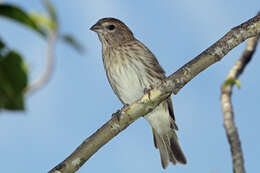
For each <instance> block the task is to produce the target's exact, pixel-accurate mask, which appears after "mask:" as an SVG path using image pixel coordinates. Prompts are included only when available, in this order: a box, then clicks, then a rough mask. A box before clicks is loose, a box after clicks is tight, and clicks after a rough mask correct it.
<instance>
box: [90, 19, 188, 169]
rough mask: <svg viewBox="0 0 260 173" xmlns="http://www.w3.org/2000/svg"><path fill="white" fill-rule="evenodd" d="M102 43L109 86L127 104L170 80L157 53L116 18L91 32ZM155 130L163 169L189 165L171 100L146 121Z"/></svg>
mask: <svg viewBox="0 0 260 173" xmlns="http://www.w3.org/2000/svg"><path fill="white" fill-rule="evenodd" d="M90 29H91V30H92V31H95V32H96V33H97V34H98V37H99V40H100V41H101V43H102V57H103V63H104V67H105V70H106V75H107V78H108V80H109V83H110V85H111V87H112V89H113V91H114V92H115V94H116V95H117V97H118V98H119V99H120V101H121V102H122V103H123V104H131V103H133V102H134V101H136V100H137V99H139V98H141V97H142V96H143V94H144V90H145V89H149V88H150V87H151V86H152V85H155V84H156V83H158V82H160V81H162V80H163V79H165V78H166V76H165V72H164V70H163V69H162V67H161V66H160V64H159V63H158V61H157V59H156V58H155V56H154V55H153V53H152V52H151V51H150V50H149V49H148V48H147V47H146V46H145V45H144V44H143V43H141V42H140V41H138V40H137V39H136V38H135V37H134V35H133V33H132V32H131V30H130V29H129V28H128V27H127V26H126V25H125V24H124V23H123V22H121V21H120V20H118V19H115V18H103V19H100V20H99V21H98V22H97V23H96V24H95V25H93V26H92V27H91V28H90ZM144 118H145V119H146V120H147V121H148V122H149V123H150V125H151V126H152V130H153V137H154V145H155V147H156V148H158V149H159V151H160V156H161V163H162V167H163V168H164V169H165V168H167V166H168V164H169V162H172V164H173V165H175V164H176V163H182V164H186V158H185V156H184V154H183V152H182V150H181V147H180V145H179V143H178V139H177V135H176V133H175V130H178V127H177V125H176V123H175V118H174V114H173V106H172V101H171V98H168V99H167V100H166V101H164V102H162V103H161V104H160V105H158V106H157V107H156V108H155V109H154V110H153V111H152V112H150V113H149V114H147V115H146V116H145V117H144Z"/></svg>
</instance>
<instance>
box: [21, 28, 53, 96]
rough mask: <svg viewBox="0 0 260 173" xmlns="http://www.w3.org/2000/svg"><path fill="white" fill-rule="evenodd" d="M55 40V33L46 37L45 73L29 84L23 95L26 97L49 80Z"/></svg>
mask: <svg viewBox="0 0 260 173" xmlns="http://www.w3.org/2000/svg"><path fill="white" fill-rule="evenodd" d="M56 40H57V33H55V32H50V34H49V36H48V42H47V44H48V45H47V53H46V68H45V71H44V73H43V74H42V75H41V76H40V77H39V78H38V79H36V81H34V82H32V84H30V85H29V86H28V87H27V88H26V90H25V93H26V94H27V95H28V94H32V93H33V92H35V91H36V90H37V89H39V88H42V87H43V86H44V85H46V84H47V83H48V81H49V80H50V77H51V74H52V72H53V68H54V59H55V55H54V53H55V45H56Z"/></svg>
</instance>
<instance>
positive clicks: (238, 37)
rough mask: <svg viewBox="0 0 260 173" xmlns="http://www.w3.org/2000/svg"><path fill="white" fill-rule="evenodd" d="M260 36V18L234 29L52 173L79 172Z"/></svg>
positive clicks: (99, 132)
mask: <svg viewBox="0 0 260 173" xmlns="http://www.w3.org/2000/svg"><path fill="white" fill-rule="evenodd" d="M259 33H260V15H258V16H256V17H254V18H252V19H250V20H249V21H247V22H245V23H243V24H241V25H239V26H237V27H235V28H233V29H232V30H231V31H229V32H228V33H227V34H226V35H225V36H224V37H222V38H221V39H220V40H219V41H217V42H216V43H215V44H213V45H212V46H211V47H209V48H208V49H206V50H205V51H204V52H202V53H201V54H200V55H198V56H197V57H196V58H194V59H193V60H191V61H190V62H188V63H187V64H186V65H184V66H183V67H181V68H180V69H179V70H178V71H176V72H175V73H174V74H172V75H171V76H169V77H168V78H167V79H166V80H165V81H163V82H162V83H161V84H158V86H156V87H154V89H152V90H150V91H149V92H147V93H146V94H145V95H144V96H143V97H142V98H140V99H139V100H137V101H136V102H134V103H133V104H131V105H129V106H125V107H123V108H122V109H121V111H120V112H118V116H120V120H119V121H118V119H117V116H113V117H112V118H111V120H109V121H108V122H107V123H105V124H104V125H103V126H102V127H101V128H100V129H98V130H97V131H96V132H95V133H94V134H93V135H91V136H90V137H89V138H87V139H86V140H85V141H83V143H82V144H81V145H80V146H79V147H78V148H77V149H76V150H75V151H74V152H73V153H72V154H71V155H70V156H69V157H68V158H66V159H65V160H64V161H63V162H61V163H60V164H59V165H57V166H56V167H55V168H53V169H52V170H50V171H49V173H71V172H75V171H77V170H78V169H79V168H80V167H81V166H82V165H83V164H84V163H85V162H86V161H87V160H88V159H89V158H90V157H91V156H92V155H93V154H94V153H95V152H97V151H98V149H100V148H101V147H102V146H103V145H104V144H106V143H107V142H108V141H109V140H111V139H112V138H113V137H114V136H116V135H117V134H118V133H120V132H121V131H122V130H124V129H125V128H127V127H128V126H129V125H130V124H131V123H133V122H134V121H135V120H136V119H137V118H139V117H141V116H144V115H145V114H147V113H149V112H150V111H152V110H153V109H154V108H155V107H156V106H157V105H158V104H160V102H162V101H163V100H165V99H166V98H168V97H169V96H170V95H171V93H174V94H177V93H178V91H179V90H180V89H181V88H182V87H184V85H185V84H186V83H188V82H189V81H190V80H191V79H192V78H194V77H195V76H196V75H197V74H199V73H200V72H201V71H203V70H205V69H206V68H207V67H208V66H210V65H212V64H214V63H215V62H217V61H219V60H221V59H222V58H223V57H224V56H225V55H226V54H227V53H228V52H229V51H230V50H231V49H233V48H234V47H236V46H237V45H239V44H240V43H241V42H243V41H244V40H245V39H248V38H250V37H253V36H256V35H257V34H259Z"/></svg>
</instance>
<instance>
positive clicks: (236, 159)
mask: <svg viewBox="0 0 260 173" xmlns="http://www.w3.org/2000/svg"><path fill="white" fill-rule="evenodd" d="M259 14H260V13H259ZM258 40H259V34H258V35H257V36H256V37H252V38H250V39H249V40H248V42H247V45H246V49H245V50H244V52H243V54H242V56H241V57H240V58H239V59H238V61H237V62H236V63H235V65H234V66H233V67H232V68H231V70H230V71H229V73H228V75H227V77H226V81H225V82H224V83H223V84H222V87H221V107H222V112H223V119H224V128H225V131H226V135H227V138H228V142H229V144H230V150H231V154H232V161H233V172H234V173H245V172H246V171H245V168H244V159H243V153H242V148H241V142H240V139H239V135H238V131H237V128H236V124H235V121H234V112H233V107H232V102H231V96H232V89H233V86H234V84H235V83H234V82H235V81H236V80H237V79H238V77H239V76H240V75H241V74H242V73H243V71H244V69H245V67H246V65H247V64H248V63H249V62H250V60H251V59H252V56H253V54H254V52H255V50H256V47H257V44H258ZM228 81H229V82H228ZM230 81H231V82H230Z"/></svg>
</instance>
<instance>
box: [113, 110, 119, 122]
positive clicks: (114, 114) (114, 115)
mask: <svg viewBox="0 0 260 173" xmlns="http://www.w3.org/2000/svg"><path fill="white" fill-rule="evenodd" d="M120 115H121V110H120V109H118V110H117V111H116V113H113V114H112V118H114V117H116V119H117V121H120Z"/></svg>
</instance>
